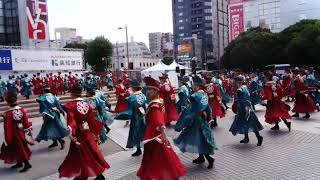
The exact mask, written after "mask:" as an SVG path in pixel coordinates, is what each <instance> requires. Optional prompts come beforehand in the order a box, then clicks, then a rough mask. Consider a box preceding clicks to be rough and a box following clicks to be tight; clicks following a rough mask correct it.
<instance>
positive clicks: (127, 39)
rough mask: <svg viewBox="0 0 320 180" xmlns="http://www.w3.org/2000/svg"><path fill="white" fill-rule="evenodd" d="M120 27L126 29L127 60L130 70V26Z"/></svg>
mask: <svg viewBox="0 0 320 180" xmlns="http://www.w3.org/2000/svg"><path fill="white" fill-rule="evenodd" d="M118 29H120V30H122V29H125V30H126V44H127V61H128V67H127V68H128V70H129V42H128V27H127V25H126V26H125V27H124V28H123V27H119V28H118Z"/></svg>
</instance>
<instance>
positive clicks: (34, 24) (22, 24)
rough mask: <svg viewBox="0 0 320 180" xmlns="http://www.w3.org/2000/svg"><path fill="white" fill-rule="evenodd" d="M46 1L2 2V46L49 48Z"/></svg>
mask: <svg viewBox="0 0 320 180" xmlns="http://www.w3.org/2000/svg"><path fill="white" fill-rule="evenodd" d="M47 12H48V11H47V2H46V0H0V45H3V46H23V47H49V44H50V37H49V26H48V13H47Z"/></svg>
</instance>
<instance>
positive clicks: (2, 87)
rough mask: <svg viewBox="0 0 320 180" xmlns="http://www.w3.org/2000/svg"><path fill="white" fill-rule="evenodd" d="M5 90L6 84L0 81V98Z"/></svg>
mask: <svg viewBox="0 0 320 180" xmlns="http://www.w3.org/2000/svg"><path fill="white" fill-rule="evenodd" d="M6 89H7V88H6V83H5V82H4V81H2V80H1V79H0V97H3V96H4V94H5V92H6Z"/></svg>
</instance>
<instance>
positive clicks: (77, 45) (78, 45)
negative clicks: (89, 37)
mask: <svg viewBox="0 0 320 180" xmlns="http://www.w3.org/2000/svg"><path fill="white" fill-rule="evenodd" d="M64 48H71V49H83V50H86V49H87V48H88V44H87V43H70V44H67V45H66V46H65V47H64Z"/></svg>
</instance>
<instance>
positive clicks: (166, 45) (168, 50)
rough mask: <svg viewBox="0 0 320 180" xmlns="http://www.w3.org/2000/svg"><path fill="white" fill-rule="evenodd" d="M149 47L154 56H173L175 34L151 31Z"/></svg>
mask: <svg viewBox="0 0 320 180" xmlns="http://www.w3.org/2000/svg"><path fill="white" fill-rule="evenodd" d="M149 48H150V52H151V54H152V57H154V58H162V57H164V56H173V35H172V34H171V33H161V32H155V33H149Z"/></svg>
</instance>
